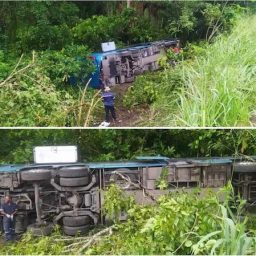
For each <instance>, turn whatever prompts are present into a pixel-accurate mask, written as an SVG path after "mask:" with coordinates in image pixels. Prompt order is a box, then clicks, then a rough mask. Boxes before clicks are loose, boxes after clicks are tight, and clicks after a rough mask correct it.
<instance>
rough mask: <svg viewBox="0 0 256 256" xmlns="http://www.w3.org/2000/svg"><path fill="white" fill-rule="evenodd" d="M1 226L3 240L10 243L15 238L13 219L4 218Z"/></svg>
mask: <svg viewBox="0 0 256 256" xmlns="http://www.w3.org/2000/svg"><path fill="white" fill-rule="evenodd" d="M3 226H4V234H5V240H6V241H10V240H14V237H15V219H13V220H12V219H11V218H7V217H6V216H4V218H3Z"/></svg>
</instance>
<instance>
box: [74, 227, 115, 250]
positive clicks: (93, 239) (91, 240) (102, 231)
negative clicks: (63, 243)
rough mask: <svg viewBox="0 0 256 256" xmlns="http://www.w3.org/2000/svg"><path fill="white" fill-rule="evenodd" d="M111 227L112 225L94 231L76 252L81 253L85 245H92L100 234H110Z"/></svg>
mask: <svg viewBox="0 0 256 256" xmlns="http://www.w3.org/2000/svg"><path fill="white" fill-rule="evenodd" d="M112 229H113V226H111V227H108V228H106V229H103V230H101V231H99V232H98V233H96V234H95V235H93V236H92V238H91V239H90V240H89V241H88V242H87V243H86V244H85V245H84V246H82V247H81V249H80V250H79V251H78V253H79V254H80V253H82V252H83V251H84V250H85V249H86V248H87V247H89V246H90V245H92V244H94V243H95V242H96V241H98V240H99V237H100V236H102V235H105V234H109V235H111V234H112Z"/></svg>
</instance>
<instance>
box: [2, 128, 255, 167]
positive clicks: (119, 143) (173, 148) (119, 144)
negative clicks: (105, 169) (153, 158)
mask: <svg viewBox="0 0 256 256" xmlns="http://www.w3.org/2000/svg"><path fill="white" fill-rule="evenodd" d="M0 137H1V149H0V162H2V163H8V162H9V163H28V162H31V161H32V158H33V153H32V150H33V147H34V146H40V145H78V147H79V152H80V156H81V158H80V160H81V161H84V160H88V161H102V160H106V161H110V160H121V159H132V158H134V157H135V156H138V155H164V156H168V157H190V156H193V157H196V156H231V155H241V154H242V155H255V154H256V146H255V145H256V143H255V142H256V133H255V131H254V130H0Z"/></svg>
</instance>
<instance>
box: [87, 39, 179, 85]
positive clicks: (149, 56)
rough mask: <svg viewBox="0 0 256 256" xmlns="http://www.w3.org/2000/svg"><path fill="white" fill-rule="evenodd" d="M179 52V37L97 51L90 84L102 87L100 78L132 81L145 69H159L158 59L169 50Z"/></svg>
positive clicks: (119, 82) (119, 81) (116, 82)
mask: <svg viewBox="0 0 256 256" xmlns="http://www.w3.org/2000/svg"><path fill="white" fill-rule="evenodd" d="M169 49H170V50H173V51H175V53H178V52H179V50H180V41H179V40H178V39H169V40H161V41H155V42H148V43H142V44H136V45H131V46H129V47H126V48H122V49H113V50H108V51H104V52H95V53H93V54H92V55H91V56H90V59H91V60H92V61H93V64H94V66H95V71H94V73H93V74H92V75H91V82H90V86H91V87H93V88H96V89H99V88H100V79H102V80H104V81H108V85H110V86H111V85H115V84H123V83H131V82H133V81H134V79H135V76H136V75H139V74H143V73H144V72H145V71H155V70H158V69H159V65H158V60H159V59H160V58H161V57H162V56H165V55H166V53H167V50H169Z"/></svg>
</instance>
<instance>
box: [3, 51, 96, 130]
mask: <svg viewBox="0 0 256 256" xmlns="http://www.w3.org/2000/svg"><path fill="white" fill-rule="evenodd" d="M57 56H58V58H57V61H58V64H59V65H60V66H61V65H63V69H60V72H59V73H58V69H54V68H53V66H54V61H53V60H51V61H49V60H48V62H47V61H45V59H40V60H39V59H38V58H37V56H36V55H35V54H34V55H33V59H32V61H29V60H26V59H24V60H23V58H21V59H20V61H19V62H18V64H17V66H16V68H15V69H14V70H13V71H12V72H11V74H10V75H9V76H8V77H7V78H6V79H5V80H3V81H2V82H0V87H1V91H0V109H1V110H0V113H1V114H0V124H1V126H72V125H75V126H76V125H79V126H80V125H81V126H87V125H89V123H90V122H91V121H92V115H93V111H94V109H95V108H96V107H97V106H98V102H99V97H98V93H97V92H96V91H93V90H89V89H88V90H87V87H84V89H82V90H80V87H76V88H75V89H74V90H72V88H70V89H69V90H67V89H65V90H64V89H62V88H58V87H57V86H56V84H57V85H60V84H61V83H62V84H64V81H63V80H64V79H65V75H68V73H67V72H68V71H71V70H79V68H81V66H79V62H80V61H77V63H75V62H76V61H73V62H74V67H70V66H68V67H66V66H65V64H63V63H62V61H63V60H64V56H65V55H57ZM67 59H68V60H70V61H72V60H73V58H72V57H70V58H67ZM49 63H51V65H49ZM75 64H76V65H75ZM55 68H56V67H55ZM50 72H52V73H50ZM54 72H56V73H54ZM54 74H56V76H55V77H54ZM51 75H52V80H53V81H52V80H51V79H50V78H49V76H51ZM54 83H56V84H54Z"/></svg>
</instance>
